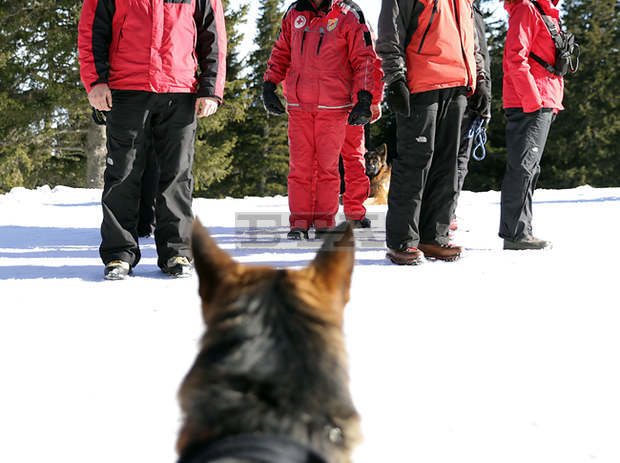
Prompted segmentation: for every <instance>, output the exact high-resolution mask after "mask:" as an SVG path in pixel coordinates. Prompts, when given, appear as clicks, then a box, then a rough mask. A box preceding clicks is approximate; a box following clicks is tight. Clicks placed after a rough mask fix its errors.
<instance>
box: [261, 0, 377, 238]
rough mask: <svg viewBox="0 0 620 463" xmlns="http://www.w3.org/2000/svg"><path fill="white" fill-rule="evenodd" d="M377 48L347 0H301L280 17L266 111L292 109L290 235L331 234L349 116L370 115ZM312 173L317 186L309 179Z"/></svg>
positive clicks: (354, 121)
mask: <svg viewBox="0 0 620 463" xmlns="http://www.w3.org/2000/svg"><path fill="white" fill-rule="evenodd" d="M376 59H377V55H376V53H375V50H374V48H373V43H372V37H371V34H370V30H369V29H368V27H367V25H366V20H365V18H364V14H363V13H362V11H361V10H360V8H359V7H358V6H357V5H356V4H355V3H354V2H352V1H351V0H298V1H296V2H294V3H293V4H292V5H291V6H290V7H289V8H288V10H287V12H286V13H285V15H284V18H283V19H282V27H281V30H280V35H279V37H278V39H277V40H276V43H275V44H274V47H273V50H272V52H271V56H270V58H269V61H268V64H267V70H266V72H265V76H264V83H263V102H264V104H265V108H266V109H267V111H268V112H270V113H272V114H284V112H285V111H286V110H285V108H284V106H283V105H282V103H281V102H280V100H279V98H278V97H277V95H276V94H275V90H276V87H277V85H278V84H279V83H280V82H282V81H284V84H283V87H284V97H285V99H286V105H287V110H288V114H289V126H288V134H289V147H290V160H289V167H290V172H289V176H288V195H289V209H290V217H289V222H290V227H291V230H290V232H289V234H288V238H289V239H307V238H308V230H309V229H310V227H311V226H314V229H315V236H316V237H320V236H321V235H322V234H324V233H328V232H329V231H330V229H331V228H332V227H333V226H334V224H335V215H336V213H337V212H338V196H339V191H340V176H339V172H338V155H339V153H340V152H341V149H342V146H343V143H344V139H345V133H346V125H347V123H348V124H350V125H364V124H367V123H368V122H370V119H371V117H372V112H371V109H370V106H371V104H372V99H373V91H374V87H375V80H374V74H373V73H374V65H375V61H376ZM315 179H316V187H313V183H314V181H315Z"/></svg>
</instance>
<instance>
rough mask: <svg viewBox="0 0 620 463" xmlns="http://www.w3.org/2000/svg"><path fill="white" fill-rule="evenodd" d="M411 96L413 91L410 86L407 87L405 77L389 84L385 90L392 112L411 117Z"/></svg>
mask: <svg viewBox="0 0 620 463" xmlns="http://www.w3.org/2000/svg"><path fill="white" fill-rule="evenodd" d="M410 96H411V92H410V91H409V87H407V83H406V82H405V81H404V80H403V79H398V80H395V81H394V82H392V83H391V84H390V85H388V87H387V91H386V92H385V101H386V102H387V104H388V106H389V107H390V109H391V110H392V112H394V113H398V114H401V115H403V116H405V117H409V114H410V113H411V109H410V106H409V98H410Z"/></svg>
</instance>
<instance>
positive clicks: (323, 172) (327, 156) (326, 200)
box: [313, 111, 348, 230]
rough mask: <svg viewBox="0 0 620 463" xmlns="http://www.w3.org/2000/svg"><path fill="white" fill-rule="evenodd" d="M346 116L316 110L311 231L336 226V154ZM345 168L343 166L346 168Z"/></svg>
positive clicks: (337, 194) (342, 142)
mask: <svg viewBox="0 0 620 463" xmlns="http://www.w3.org/2000/svg"><path fill="white" fill-rule="evenodd" d="M347 117H348V114H347V113H345V112H329V111H318V112H317V113H316V119H315V125H314V133H315V143H316V147H315V150H316V160H317V162H316V169H317V171H316V179H317V184H316V203H315V204H316V206H315V207H316V209H315V211H314V219H313V222H314V229H315V230H320V229H323V228H330V227H333V226H334V225H335V218H336V214H337V213H338V196H339V192H340V174H339V172H338V155H339V154H340V152H341V151H342V145H343V144H344V138H345V132H346V125H347ZM345 169H346V166H345Z"/></svg>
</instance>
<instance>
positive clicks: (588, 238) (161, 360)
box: [0, 187, 620, 463]
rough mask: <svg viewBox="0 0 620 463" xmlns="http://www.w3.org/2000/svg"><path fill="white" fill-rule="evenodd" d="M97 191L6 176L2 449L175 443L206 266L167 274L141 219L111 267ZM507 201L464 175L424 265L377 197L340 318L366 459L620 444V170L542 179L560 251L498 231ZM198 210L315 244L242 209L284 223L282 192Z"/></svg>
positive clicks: (444, 461)
mask: <svg viewBox="0 0 620 463" xmlns="http://www.w3.org/2000/svg"><path fill="white" fill-rule="evenodd" d="M100 194H101V193H100V191H99V190H83V189H70V188H63V187H57V188H55V189H53V190H50V189H49V188H47V187H43V188H39V189H37V190H24V189H14V190H13V191H11V192H10V193H8V194H5V195H0V296H1V299H0V300H1V301H2V302H1V303H0V305H1V308H0V375H1V376H0V462H12V463H34V462H42V461H45V462H63V463H85V462H88V463H111V462H115V463H125V462H127V463H136V462H148V463H170V462H173V461H174V459H175V453H174V441H175V437H176V432H177V429H178V425H179V411H178V407H177V403H176V390H177V387H178V385H179V383H180V381H181V379H182V377H183V375H184V374H185V372H186V371H187V369H188V367H189V365H190V363H191V362H192V361H193V359H194V356H195V353H196V346H197V340H198V337H199V336H200V334H201V332H202V330H203V327H202V325H201V320H200V317H199V299H198V295H197V279H196V278H191V279H185V280H183V279H181V280H174V279H170V278H168V277H165V276H164V275H163V274H161V273H160V272H159V270H158V268H157V267H156V255H155V249H154V244H153V240H152V239H146V240H144V241H143V242H142V249H143V261H142V262H141V264H140V265H139V266H138V267H137V268H136V270H135V274H134V276H133V277H132V278H130V279H129V280H127V281H120V282H109V281H103V279H102V275H103V266H102V264H101V262H100V261H99V257H98V245H99V223H100V220H101V212H100V207H99V199H100ZM498 201H499V194H498V193H497V192H488V193H476V194H474V193H468V192H465V193H464V194H463V195H462V198H461V203H460V206H459V210H458V215H459V216H460V217H462V219H461V228H460V230H459V231H458V232H457V233H456V235H455V237H454V241H455V242H457V243H459V244H462V245H464V246H465V248H466V254H465V256H464V258H463V259H462V260H460V261H459V262H456V263H442V262H428V263H426V264H424V265H422V266H419V267H397V266H393V265H388V264H387V263H386V261H385V259H384V249H383V243H382V240H383V238H384V231H383V230H382V219H383V215H384V212H385V209H383V208H381V207H375V208H373V209H372V210H371V211H370V214H369V215H370V216H371V217H373V218H374V219H375V220H374V225H375V226H376V228H375V229H374V230H373V231H372V232H370V235H369V234H368V232H367V233H365V234H364V233H362V234H361V235H359V238H360V239H359V242H358V251H357V266H356V268H355V272H354V277H353V288H352V297H351V301H350V303H349V305H348V306H347V309H346V311H347V317H346V325H345V330H346V334H347V344H348V348H349V354H350V361H351V377H352V390H353V394H354V398H355V400H356V403H357V406H358V408H359V410H360V413H361V415H362V420H363V430H364V434H365V442H364V444H363V445H362V446H360V447H359V449H358V451H357V453H356V456H355V463H371V462H372V463H382V462H389V463H393V462H398V463H400V462H412V463H469V462H471V463H577V462H579V463H586V462H587V463H590V462H596V463H603V462H604V463H618V462H620V313H619V310H620V302H619V293H618V288H619V286H620V285H619V283H618V281H619V279H618V270H617V267H618V262H619V261H620V259H619V257H620V252H619V251H618V249H619V248H618V244H617V243H616V235H617V233H618V230H620V188H615V189H593V188H589V187H581V188H577V189H573V190H563V191H543V190H539V191H537V192H536V196H535V211H534V214H535V232H536V234H537V235H538V236H540V237H541V238H544V239H550V240H552V241H553V243H554V248H553V249H552V250H549V251H528V252H514V251H502V250H501V241H500V239H499V238H498V237H497V225H498V216H499V205H498ZM194 210H195V212H196V214H197V215H198V216H199V217H200V219H201V220H202V222H203V224H205V225H207V226H208V227H209V228H210V230H211V232H212V234H213V235H214V236H215V237H216V239H217V240H218V242H219V243H220V244H221V246H222V247H223V248H226V249H228V250H229V251H230V252H231V253H232V254H233V255H234V256H235V257H236V258H237V259H238V260H240V261H243V262H247V263H258V262H260V263H271V264H274V265H278V266H299V265H304V264H305V263H307V262H308V261H309V260H310V259H312V257H313V255H314V252H315V250H316V248H317V247H318V244H317V243H314V244H312V245H299V247H295V246H294V245H291V243H288V242H286V241H279V240H278V239H277V238H274V236H273V235H271V237H270V236H269V235H264V236H262V235H261V236H259V237H258V239H257V237H255V236H253V235H249V234H248V233H246V231H247V230H245V229H244V228H242V227H243V226H247V223H249V222H246V221H245V220H246V219H247V217H248V216H250V217H254V218H257V217H258V218H261V217H262V222H259V223H258V225H259V226H263V227H266V226H272V227H275V226H277V225H279V226H282V225H283V224H284V223H285V219H286V210H287V206H286V198H281V197H277V198H247V199H244V200H234V199H226V200H204V199H198V200H196V201H195V202H194ZM266 240H267V241H269V240H271V242H270V243H267V244H265V243H264V242H262V241H266Z"/></svg>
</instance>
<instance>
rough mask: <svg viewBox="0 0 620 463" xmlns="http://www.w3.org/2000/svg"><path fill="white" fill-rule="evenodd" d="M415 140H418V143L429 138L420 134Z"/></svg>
mask: <svg viewBox="0 0 620 463" xmlns="http://www.w3.org/2000/svg"><path fill="white" fill-rule="evenodd" d="M415 141H417V142H418V143H426V142H427V141H428V139H427V138H426V137H423V136H420V137H418V138H416V139H415Z"/></svg>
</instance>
